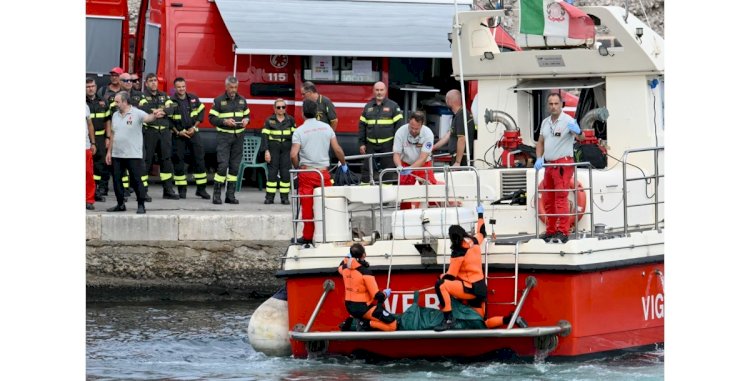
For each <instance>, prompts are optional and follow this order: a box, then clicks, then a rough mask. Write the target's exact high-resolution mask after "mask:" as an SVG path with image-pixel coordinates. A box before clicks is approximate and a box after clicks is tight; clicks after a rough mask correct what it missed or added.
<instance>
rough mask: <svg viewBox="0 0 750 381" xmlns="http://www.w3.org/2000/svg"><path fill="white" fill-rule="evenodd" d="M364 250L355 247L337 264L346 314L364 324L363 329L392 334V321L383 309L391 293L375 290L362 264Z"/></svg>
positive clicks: (364, 262)
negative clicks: (342, 283) (390, 332)
mask: <svg viewBox="0 0 750 381" xmlns="http://www.w3.org/2000/svg"><path fill="white" fill-rule="evenodd" d="M365 257H367V253H365V248H364V246H362V245H360V244H358V243H355V244H353V245H352V246H351V247H350V248H349V254H348V255H347V256H346V258H344V260H343V261H341V264H339V268H338V271H339V274H341V277H343V278H344V305H345V306H346V311H347V312H349V314H350V315H351V316H352V317H354V318H357V319H361V320H364V321H366V323H365V324H364V327H365V330H367V328H372V329H376V330H379V331H395V330H396V328H398V327H397V325H398V322H396V317H395V316H393V315H392V314H390V313H389V312H388V310H386V309H385V306H384V302H385V300H386V299H388V298H389V297H390V296H391V289H390V288H386V289H385V290H378V282H377V281H376V280H375V276H374V275H373V274H372V270H370V269H369V267H370V264H369V263H367V261H365Z"/></svg>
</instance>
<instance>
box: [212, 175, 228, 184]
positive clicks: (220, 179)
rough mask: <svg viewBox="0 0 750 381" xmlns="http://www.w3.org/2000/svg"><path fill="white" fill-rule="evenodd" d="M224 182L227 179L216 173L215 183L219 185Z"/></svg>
mask: <svg viewBox="0 0 750 381" xmlns="http://www.w3.org/2000/svg"><path fill="white" fill-rule="evenodd" d="M224 180H226V177H224V176H222V175H220V174H218V173H214V181H215V182H217V183H223V182H224Z"/></svg>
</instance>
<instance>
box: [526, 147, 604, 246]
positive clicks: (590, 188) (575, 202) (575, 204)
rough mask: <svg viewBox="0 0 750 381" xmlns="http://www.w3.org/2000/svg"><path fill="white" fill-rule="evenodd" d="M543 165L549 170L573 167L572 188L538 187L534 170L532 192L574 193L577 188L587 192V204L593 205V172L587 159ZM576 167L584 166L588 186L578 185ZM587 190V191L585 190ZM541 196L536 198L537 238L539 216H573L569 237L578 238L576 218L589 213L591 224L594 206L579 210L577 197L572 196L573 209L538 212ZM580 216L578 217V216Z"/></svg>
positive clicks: (537, 178) (536, 173) (537, 193)
mask: <svg viewBox="0 0 750 381" xmlns="http://www.w3.org/2000/svg"><path fill="white" fill-rule="evenodd" d="M543 167H544V168H545V170H549V168H550V167H573V185H572V188H563V189H539V170H536V172H535V174H534V194H536V195H539V194H540V193H545V192H566V193H570V192H574V193H573V194H574V195H575V193H576V192H578V191H579V190H581V191H584V193H587V194H588V196H589V200H588V204H589V205H594V192H593V189H594V188H593V184H594V182H593V174H592V172H591V170H592V166H591V163H589V162H588V161H582V162H578V163H549V164H548V163H544V164H543ZM578 167H584V168H585V169H586V170H587V172H588V175H589V185H588V187H578V171H577V170H576V168H578ZM586 191H588V192H586ZM541 199H542V198H541V197H539V198H538V200H539V201H538V202H537V203H536V204H537V205H536V238H539V223H540V217H547V218H549V217H563V218H565V217H568V218H573V223H574V227H575V229H574V231H575V236H573V237H571V238H578V236H579V235H580V231H579V229H578V219H579V218H582V216H583V215H589V217H590V219H591V221H592V225H593V221H594V208H588V211H583V212H579V211H578V197H573V210H571V211H570V212H569V213H540V212H539V210H540V209H541V205H539V204H540V203H541V202H542V201H541ZM579 216H580V217H579Z"/></svg>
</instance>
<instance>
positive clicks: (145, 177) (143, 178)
mask: <svg viewBox="0 0 750 381" xmlns="http://www.w3.org/2000/svg"><path fill="white" fill-rule="evenodd" d="M123 182H124V181H123ZM141 182H142V183H143V186H144V187H147V186H148V175H143V176H141Z"/></svg>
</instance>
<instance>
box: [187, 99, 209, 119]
mask: <svg viewBox="0 0 750 381" xmlns="http://www.w3.org/2000/svg"><path fill="white" fill-rule="evenodd" d="M204 108H206V107H205V106H203V103H201V105H200V106H198V108H197V109H195V110H193V111H191V112H190V117H191V118H195V117H196V116H198V113H200V112H201V111H203V109H204Z"/></svg>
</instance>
